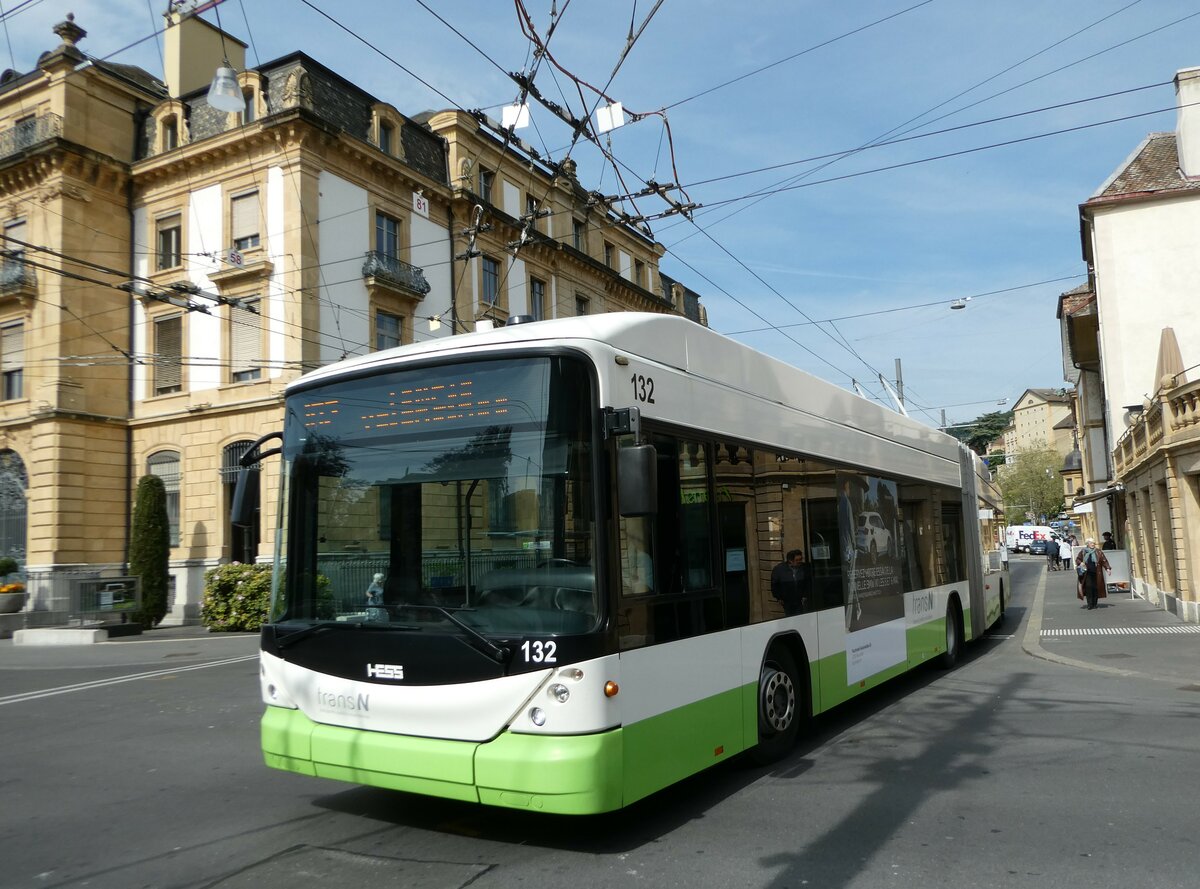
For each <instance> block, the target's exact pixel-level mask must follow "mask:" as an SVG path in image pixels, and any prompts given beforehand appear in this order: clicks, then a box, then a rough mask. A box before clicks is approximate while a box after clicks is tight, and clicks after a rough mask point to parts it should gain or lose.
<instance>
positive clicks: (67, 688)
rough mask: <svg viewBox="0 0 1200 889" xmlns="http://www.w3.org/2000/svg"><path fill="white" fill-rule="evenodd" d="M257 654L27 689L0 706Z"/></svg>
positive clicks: (220, 664)
mask: <svg viewBox="0 0 1200 889" xmlns="http://www.w3.org/2000/svg"><path fill="white" fill-rule="evenodd" d="M257 659H258V655H257V654H247V655H243V656H241V657H233V658H226V659H225V660H221V661H209V662H208V663H204V664H192V665H191V666H190V667H172V668H170V669H168V670H151V671H150V672H148V673H134V674H133V675H131V676H114V677H113V678H111V679H96V680H93V681H92V682H80V683H77V684H76V685H60V686H59V687H58V688H47V689H43V690H41V691H27V692H23V693H22V694H17V695H7V696H6V697H0V707H3V706H4V705H5V704H20V703H22V702H23V701H35V700H37V699H38V698H49V697H53V696H55V695H65V694H69V693H71V692H74V691H87V690H88V689H92V688H104V687H105V686H106V685H119V684H120V683H122V682H134V681H136V680H138V679H154V678H156V677H158V676H171V675H173V674H175V673H186V672H187V671H189V670H207V669H208V668H209V667H223V666H225V665H227V664H238V663H242V662H243V661H252V660H257Z"/></svg>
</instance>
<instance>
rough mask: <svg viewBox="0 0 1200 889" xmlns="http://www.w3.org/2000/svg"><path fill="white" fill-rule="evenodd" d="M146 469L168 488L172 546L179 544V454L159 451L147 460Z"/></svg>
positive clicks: (168, 518) (168, 517)
mask: <svg viewBox="0 0 1200 889" xmlns="http://www.w3.org/2000/svg"><path fill="white" fill-rule="evenodd" d="M146 471H147V472H148V473H150V474H151V475H157V476H158V477H159V478H161V479H162V482H163V487H164V488H166V489H167V521H168V523H169V524H170V526H171V546H179V454H177V453H176V452H175V451H157V452H155V453H153V454H151V455H150V457H149V458H148V459H147V460H146Z"/></svg>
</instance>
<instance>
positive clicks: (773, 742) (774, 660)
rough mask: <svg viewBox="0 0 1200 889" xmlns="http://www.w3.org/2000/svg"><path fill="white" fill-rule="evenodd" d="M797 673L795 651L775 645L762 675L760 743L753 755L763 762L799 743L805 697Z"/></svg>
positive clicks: (760, 676) (768, 653) (759, 701)
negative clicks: (801, 710)
mask: <svg viewBox="0 0 1200 889" xmlns="http://www.w3.org/2000/svg"><path fill="white" fill-rule="evenodd" d="M797 676H798V671H797V669H796V659H795V658H794V657H792V653H791V652H790V651H788V650H787V648H786V647H784V646H783V645H780V644H779V643H776V644H774V645H772V646H771V648H770V650H769V651H768V652H767V656H766V658H765V659H764V660H763V665H762V672H761V673H760V674H759V679H758V746H757V747H755V748H754V749H753V750H752V751H751V754H750V755H751V759H753V760H754V762H755V763H757V764H759V765H765V764H767V763H770V762H774V761H775V760H777V759H780V758H781V757H783V756H784V755H786V754H787V752H788V751H789V750H791V749H792V747H793V746H794V745H795V743H796V734H797V733H798V732H799V730H800V708H801V703H802V701H803V697H802V692H801V690H800V684H799V680H798V678H797Z"/></svg>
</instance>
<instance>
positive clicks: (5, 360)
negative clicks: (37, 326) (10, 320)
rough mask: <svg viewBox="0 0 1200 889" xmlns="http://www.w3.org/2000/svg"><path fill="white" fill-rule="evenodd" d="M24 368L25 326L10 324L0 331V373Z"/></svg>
mask: <svg viewBox="0 0 1200 889" xmlns="http://www.w3.org/2000/svg"><path fill="white" fill-rule="evenodd" d="M24 366H25V326H24V325H23V324H10V325H9V326H8V327H5V328H3V329H0V372H2V373H9V372H11V371H14V370H20V369H21V368H23V367H24Z"/></svg>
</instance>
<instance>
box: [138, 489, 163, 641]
mask: <svg viewBox="0 0 1200 889" xmlns="http://www.w3.org/2000/svg"><path fill="white" fill-rule="evenodd" d="M170 560H171V523H170V520H169V519H168V518H167V489H166V488H165V487H164V486H163V480H162V479H161V478H159V477H158V476H157V475H145V476H142V478H141V480H140V481H139V482H138V486H137V499H136V500H135V501H134V506H133V528H132V529H131V530H130V534H129V573H130V574H133V575H135V576H137V577H140V578H141V579H142V609H141V611H140V612H138V614H137V615H136V616H135V618H134V619H135V620H136V621H137V622H138V623H140V624H141V625H142V626H143V627H145V628H147V629H149V628H150V627H156V626H158V624H159V623H160V622H161V621H162V619H163V618H164V617H166V615H167V589H168V584H169V582H170Z"/></svg>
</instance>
